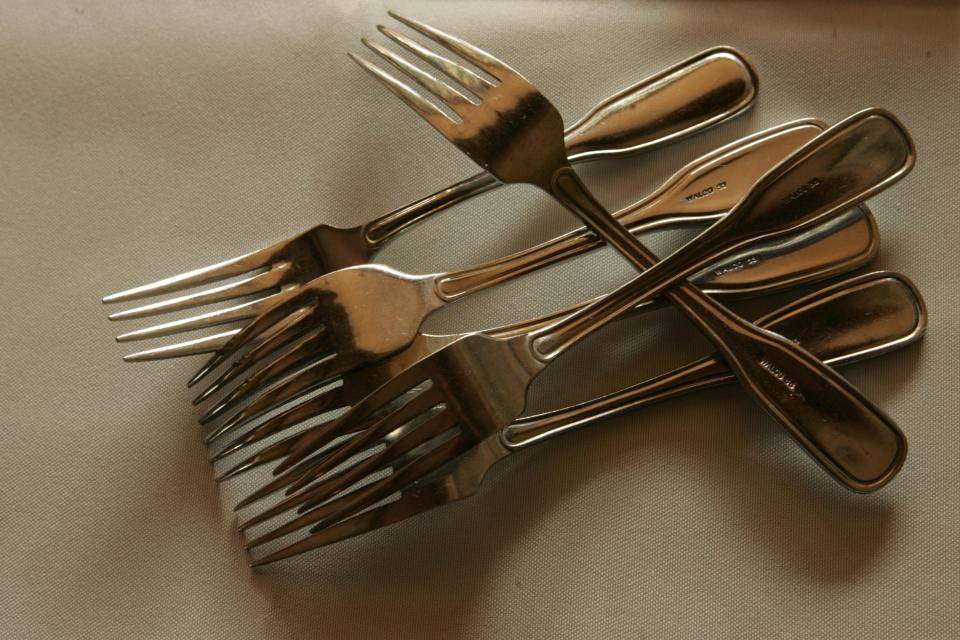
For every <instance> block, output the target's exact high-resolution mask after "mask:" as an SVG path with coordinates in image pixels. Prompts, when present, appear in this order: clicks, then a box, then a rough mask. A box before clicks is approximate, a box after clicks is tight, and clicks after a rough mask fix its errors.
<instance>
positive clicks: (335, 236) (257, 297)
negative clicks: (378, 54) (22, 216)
mask: <svg viewBox="0 0 960 640" xmlns="http://www.w3.org/2000/svg"><path fill="white" fill-rule="evenodd" d="M375 250H376V247H375V246H374V245H373V244H371V243H369V242H367V241H366V240H365V237H364V234H363V232H362V229H361V228H359V227H356V228H349V229H339V228H336V227H331V226H329V225H318V226H316V227H313V228H312V229H310V230H308V231H305V232H303V233H301V234H298V235H296V236H293V237H291V238H288V239H286V240H283V241H281V242H278V243H276V244H273V245H270V246H269V247H264V248H263V249H260V250H259V251H254V252H252V253H248V254H244V255H242V256H238V257H236V258H232V259H230V260H225V261H223V262H219V263H217V264H213V265H210V266H207V267H201V268H199V269H194V270H192V271H188V272H186V273H182V274H179V275H176V276H171V277H169V278H164V279H162V280H158V281H156V282H152V283H150V284H146V285H143V286H139V287H135V288H133V289H128V290H126V291H121V292H119V293H114V294H111V295H108V296H105V297H104V298H103V302H104V303H118V302H127V301H132V300H140V299H144V298H148V297H152V296H160V295H163V294H170V293H177V294H179V295H176V296H174V297H170V298H167V299H164V300H161V301H158V302H151V303H150V304H145V305H141V306H138V307H133V308H130V309H126V310H124V311H119V312H116V313H113V314H111V315H110V316H109V317H110V319H111V320H132V319H137V318H146V317H151V316H157V315H161V314H166V313H173V312H176V311H183V310H187V309H199V308H203V307H208V306H209V305H214V304H220V305H223V304H226V305H227V306H225V307H223V306H221V307H219V308H214V309H213V310H210V311H206V312H203V313H199V314H197V315H194V316H191V317H188V318H183V319H178V320H171V321H167V322H162V323H158V324H156V325H151V326H148V327H145V328H142V329H137V330H134V331H129V332H127V333H123V334H121V335H119V336H117V341H118V342H130V341H135V340H145V339H148V338H160V337H163V336H169V335H175V334H179V333H185V332H189V331H195V330H200V329H206V328H209V327H215V326H221V325H224V324H229V323H234V322H238V321H245V320H249V319H251V318H254V317H256V316H257V315H258V314H259V313H261V312H262V311H264V310H265V309H266V308H267V307H269V305H271V304H272V303H273V302H275V300H276V296H277V294H278V293H280V292H283V291H289V290H292V289H296V288H299V287H300V286H301V285H303V284H305V283H307V282H309V281H310V280H313V279H314V278H317V277H319V276H322V275H324V274H326V273H329V272H332V271H336V270H338V269H344V268H347V267H352V266H356V265H359V264H364V263H366V262H368V261H369V259H370V258H371V257H372V256H373V254H374V252H375ZM205 285H212V286H205ZM197 287H204V288H201V289H199V290H196V291H190V290H192V289H196V288H197ZM188 291H190V292H189V293H185V292H188ZM207 342H209V341H203V340H202V339H201V340H198V341H197V344H194V345H191V348H189V349H180V350H179V351H178V355H188V354H194V353H199V352H201V351H202V350H208V349H209V346H210V345H209V344H207ZM138 356H139V357H134V358H131V359H135V360H136V359H150V358H151V357H154V356H155V357H169V356H170V354H168V353H165V352H162V351H160V350H157V353H154V354H149V353H148V354H144V355H140V354H138Z"/></svg>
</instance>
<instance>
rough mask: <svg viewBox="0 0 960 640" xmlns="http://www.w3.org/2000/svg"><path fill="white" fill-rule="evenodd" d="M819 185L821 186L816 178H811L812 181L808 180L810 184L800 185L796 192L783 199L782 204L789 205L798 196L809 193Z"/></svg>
mask: <svg viewBox="0 0 960 640" xmlns="http://www.w3.org/2000/svg"><path fill="white" fill-rule="evenodd" d="M820 185H821V182H820V180H819V179H818V178H813V179H812V180H810V182H807V183H806V184H803V185H800V187H799V188H798V189H797V190H796V191H794V192H793V193H791V194H790V195H788V196H787V197H786V198H784V199H783V204H790V203H791V202H793V201H794V200H796V199H797V198H799V197H800V196H803V195H806V194H808V193H810V192H811V191H813V190H814V189H816V188H817V187H819V186H820Z"/></svg>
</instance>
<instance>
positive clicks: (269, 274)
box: [108, 263, 290, 320]
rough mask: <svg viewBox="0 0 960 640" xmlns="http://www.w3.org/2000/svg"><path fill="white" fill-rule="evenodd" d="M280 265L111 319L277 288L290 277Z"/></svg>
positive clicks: (145, 314)
mask: <svg viewBox="0 0 960 640" xmlns="http://www.w3.org/2000/svg"><path fill="white" fill-rule="evenodd" d="M281 264H283V265H285V266H282V267H274V268H272V269H270V270H269V271H265V272H263V273H258V274H257V275H255V276H250V277H249V278H244V279H243V280H240V281H238V282H231V283H229V284H225V285H221V286H219V287H213V288H210V289H204V290H203V291H197V292H196V293H188V294H186V295H182V296H178V297H176V298H171V299H169V300H161V301H160V302H154V303H151V304H146V305H143V306H141V307H134V308H133V309H126V310H124V311H117V312H116V313H111V314H110V315H109V316H108V318H109V319H110V320H133V319H136V318H146V317H149V316H156V315H160V314H162V313H168V312H171V311H180V310H181V309H191V308H193V307H200V306H203V305H206V304H213V303H215V302H223V301H224V300H231V299H233V298H239V297H242V296H250V295H254V294H257V293H261V292H263V291H268V290H270V289H276V288H278V287H280V286H281V285H282V284H284V283H285V282H286V281H287V278H289V276H290V268H289V266H290V265H289V263H281Z"/></svg>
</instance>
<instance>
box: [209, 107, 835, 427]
mask: <svg viewBox="0 0 960 640" xmlns="http://www.w3.org/2000/svg"><path fill="white" fill-rule="evenodd" d="M825 126H826V125H824V124H823V123H820V122H817V121H813V120H797V121H793V122H788V123H785V124H783V125H780V126H777V127H773V128H771V129H768V130H766V131H762V132H760V133H756V134H753V135H751V136H747V137H746V138H743V139H741V140H739V141H736V142H733V143H731V144H728V145H725V146H724V147H721V148H720V149H718V150H716V151H714V152H712V153H708V154H706V155H705V156H703V157H701V158H698V159H697V160H694V161H693V162H691V163H689V164H688V165H687V166H686V167H684V168H683V169H681V170H680V171H679V172H677V173H676V174H674V175H673V176H672V177H671V178H670V179H669V180H667V181H666V183H664V185H663V186H661V187H660V188H659V189H657V190H656V191H655V192H654V193H653V194H651V195H650V196H649V197H647V198H645V199H643V200H641V201H640V202H638V203H636V204H634V205H632V206H631V207H628V208H626V209H624V210H622V211H620V212H618V213H617V214H616V217H617V218H618V219H619V220H620V221H621V222H622V223H623V224H625V225H627V226H628V227H629V228H630V230H631V232H633V233H639V232H641V231H644V230H648V229H654V228H660V227H665V226H670V225H682V224H691V223H698V222H699V223H703V222H707V221H713V220H716V219H718V218H719V217H721V216H723V215H724V214H725V213H726V212H727V211H728V210H729V209H730V207H732V206H733V205H734V204H735V203H736V202H737V201H738V200H739V199H740V198H742V197H743V195H744V194H745V193H746V192H747V190H748V189H749V187H750V185H752V184H753V183H754V182H756V180H757V179H759V178H760V176H762V175H763V174H764V173H765V172H766V171H767V170H769V168H770V167H772V166H774V165H775V164H776V163H777V162H779V161H781V160H783V158H785V157H786V156H787V155H789V154H790V153H791V152H793V151H795V150H796V149H797V148H798V147H799V146H800V145H802V144H803V143H805V142H808V141H809V140H811V139H812V138H813V137H814V136H815V135H817V134H818V133H819V132H820V131H822V129H823V128H824V127H825ZM599 244H600V240H599V239H597V238H596V236H595V235H593V234H590V233H589V232H588V231H587V230H585V229H582V230H579V231H573V232H570V233H568V234H565V235H563V236H560V237H558V238H555V239H553V240H550V241H548V242H545V243H543V244H540V245H538V246H535V247H532V248H530V249H527V250H524V251H521V252H519V253H516V254H513V255H510V256H506V257H504V258H501V259H499V260H494V261H491V262H487V263H485V264H481V265H478V266H475V267H468V268H466V269H463V270H460V271H457V272H452V273H440V274H431V275H425V276H412V275H407V274H401V273H399V272H397V271H394V270H389V269H386V268H384V267H381V266H377V265H362V266H358V267H354V268H352V269H345V270H341V271H338V272H335V273H332V274H329V275H327V276H324V277H322V278H317V279H315V280H313V281H311V282H310V283H307V284H306V285H303V286H301V287H300V288H298V289H296V290H294V291H290V292H288V293H285V294H281V295H279V296H277V297H276V300H275V304H274V306H273V307H270V308H268V309H267V310H266V311H264V312H263V314H261V316H259V317H258V318H257V319H255V320H254V321H253V322H251V323H250V324H249V325H248V326H247V327H246V328H244V330H243V331H241V332H240V333H238V334H237V335H236V336H234V337H233V338H232V339H231V340H230V341H229V342H228V343H227V344H226V345H225V346H224V347H223V348H221V349H220V350H219V351H218V353H216V354H215V355H214V357H213V358H212V359H211V360H210V361H208V362H207V364H205V365H204V367H202V368H201V370H200V371H199V372H198V373H197V375H195V376H194V378H193V379H192V380H191V384H196V382H198V381H199V380H201V379H203V378H204V377H205V376H206V375H207V374H208V373H210V372H212V371H213V370H215V369H216V368H217V367H218V366H219V365H220V364H221V363H222V362H225V361H226V360H227V359H228V358H231V357H232V356H233V355H234V354H235V353H238V352H239V351H240V350H242V349H245V348H246V347H247V346H248V345H254V344H256V343H257V341H259V344H256V346H254V347H253V348H252V349H250V350H249V351H248V352H247V353H246V354H245V355H244V357H243V358H240V359H238V360H236V361H235V362H234V363H233V364H232V366H230V367H229V368H228V369H226V370H225V371H224V372H223V373H222V374H221V375H220V376H219V377H218V378H216V379H215V380H214V381H213V382H212V383H210V384H209V385H208V386H207V388H206V389H205V390H204V391H203V392H202V393H201V394H200V395H199V396H198V397H197V398H196V400H195V403H199V402H201V401H203V400H205V399H206V398H208V397H210V396H211V395H212V394H214V393H215V392H217V391H218V390H220V389H221V388H223V387H224V386H225V385H226V384H227V383H229V382H230V381H232V380H234V379H236V378H238V377H239V376H240V375H241V374H242V373H244V372H245V371H247V370H249V369H250V368H251V367H252V366H253V365H254V364H255V363H257V362H260V361H265V363H266V364H265V365H264V366H263V368H261V369H260V371H259V372H257V373H256V374H254V375H253V376H251V377H250V378H248V380H247V381H245V382H244V383H243V384H242V385H241V386H239V387H237V388H236V389H235V390H234V391H233V392H232V393H231V394H230V395H229V396H228V400H230V401H234V400H237V399H238V398H242V397H243V396H244V395H245V394H247V392H248V390H249V389H250V388H251V387H252V386H255V385H256V384H260V383H261V382H262V381H263V380H264V378H265V376H267V375H268V374H269V375H272V376H278V375H282V374H284V373H289V371H290V370H292V369H293V368H295V367H297V366H302V365H304V364H305V363H306V362H307V361H309V360H316V359H319V358H326V359H325V360H324V363H323V365H322V368H323V369H324V370H326V371H328V372H329V374H330V375H335V374H338V373H341V372H342V371H344V370H345V369H349V368H355V367H357V366H359V365H361V364H368V363H370V362H372V361H375V360H376V359H379V358H382V357H385V356H388V355H389V354H390V353H393V352H395V351H396V350H398V349H401V348H403V347H404V346H406V345H407V344H409V343H410V341H411V340H413V339H414V338H415V336H416V334H417V332H418V331H419V328H420V326H421V325H422V324H423V322H424V321H425V320H426V318H427V317H428V316H429V315H430V314H431V313H432V312H434V311H436V310H437V309H439V308H440V307H442V306H444V305H446V304H449V303H450V302H453V301H456V300H458V299H460V298H462V297H464V296H466V295H468V294H470V293H474V292H476V291H480V290H482V289H485V288H487V287H490V286H493V285H495V284H499V283H502V282H505V281H507V280H509V279H511V278H516V277H519V276H521V275H524V274H526V273H529V272H531V271H533V270H535V269H539V268H542V267H545V266H548V265H550V264H553V263H554V262H557V261H559V260H562V259H565V258H569V257H572V256H575V255H578V254H580V253H583V252H584V251H587V250H589V249H592V248H594V247H597V246H599ZM288 314H291V315H288ZM281 319H285V322H284V325H283V326H282V327H278V326H277V324H276V323H277V322H279V321H280V320H281ZM265 333H266V335H265ZM371 337H372V338H373V339H374V340H375V342H373V341H372V340H371V339H370V338H371ZM283 345H290V346H288V348H287V349H286V350H281V351H280V353H279V354H277V348H278V347H280V346H283ZM291 353H295V354H296V356H295V357H292V356H291V355H290V354H291ZM270 354H274V355H273V356H271V357H268V356H269V355H270ZM327 356H330V357H327ZM281 364H282V365H283V366H282V367H281V366H280V365H281ZM221 404H222V403H221ZM222 408H223V407H222V406H219V405H218V407H215V408H214V411H212V412H208V413H207V414H206V415H205V416H204V418H203V419H202V420H201V423H205V422H206V421H208V420H209V419H210V418H211V417H213V416H215V415H216V413H217V410H218V409H222Z"/></svg>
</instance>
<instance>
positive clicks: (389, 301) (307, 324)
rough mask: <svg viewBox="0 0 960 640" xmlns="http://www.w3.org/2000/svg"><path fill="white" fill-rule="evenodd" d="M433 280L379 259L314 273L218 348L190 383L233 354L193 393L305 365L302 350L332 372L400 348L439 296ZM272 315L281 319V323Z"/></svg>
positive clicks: (262, 378) (265, 379) (261, 381)
mask: <svg viewBox="0 0 960 640" xmlns="http://www.w3.org/2000/svg"><path fill="white" fill-rule="evenodd" d="M432 282H433V281H432V279H431V278H430V277H421V278H418V277H415V276H408V275H405V274H402V273H399V272H397V271H394V270H392V269H389V268H387V267H382V266H377V265H361V266H358V267H351V268H349V269H341V270H339V271H336V272H334V273H331V274H328V275H326V276H322V277H320V278H317V279H315V280H312V281H311V282H309V283H308V284H306V285H303V286H301V287H300V288H299V289H297V290H296V291H293V292H288V293H285V294H281V295H280V296H279V297H278V299H277V300H276V301H275V302H274V304H273V305H272V306H270V307H269V308H268V309H267V310H266V311H265V312H264V313H262V314H260V315H259V316H257V318H256V319H254V320H253V321H252V322H251V323H250V324H248V325H247V326H246V327H244V328H243V329H242V330H240V331H239V332H238V333H237V334H236V335H234V336H233V337H232V338H231V339H230V340H229V342H227V343H226V344H225V345H224V346H223V347H222V348H221V349H220V350H218V351H217V353H215V354H214V356H213V357H212V358H211V359H210V360H209V361H208V362H207V363H206V364H205V365H204V366H203V367H202V368H201V369H200V371H199V372H197V374H196V375H195V376H194V377H193V378H192V379H191V381H190V385H191V386H192V385H194V384H196V383H197V382H199V381H200V380H202V379H203V378H205V377H206V376H207V375H209V374H210V373H211V372H213V371H215V370H217V369H218V368H219V367H220V366H221V365H223V364H225V363H226V362H227V361H229V360H231V359H232V358H235V357H237V356H239V357H237V358H236V359H235V360H234V361H233V362H232V364H231V365H230V366H229V367H228V368H226V369H225V370H224V371H223V372H222V373H221V375H220V377H219V378H218V379H217V380H215V381H214V383H213V385H211V386H212V387H215V388H214V389H208V391H205V392H204V393H202V394H201V396H200V398H199V399H198V400H202V399H205V398H207V397H209V396H210V395H212V393H213V391H216V390H217V389H219V388H221V387H223V386H224V385H225V383H226V382H228V381H230V380H233V379H235V378H237V377H239V376H240V374H241V373H245V372H249V371H253V372H254V375H253V377H254V380H255V382H256V384H258V385H260V384H266V383H269V382H270V381H273V380H275V379H276V377H277V376H280V375H283V374H284V373H289V372H290V370H291V369H290V367H293V368H296V367H299V366H303V365H306V364H307V361H306V360H305V359H304V358H305V357H306V356H307V355H309V357H310V358H311V359H312V360H313V361H314V362H316V361H321V362H322V363H323V367H324V368H325V369H326V370H327V371H328V372H329V375H330V376H335V375H337V374H338V373H340V372H343V371H345V370H347V369H350V368H354V367H358V366H360V365H362V364H364V363H366V362H370V361H372V360H375V359H377V358H380V357H383V356H385V355H387V354H390V353H392V352H394V351H397V350H398V349H402V348H403V347H404V346H406V345H407V344H409V343H410V341H411V340H412V339H413V338H414V336H415V335H416V332H417V330H418V329H419V327H420V324H421V323H422V321H423V318H424V317H425V316H426V315H427V314H428V313H429V312H430V311H431V310H433V309H435V308H437V307H439V306H440V305H442V304H443V301H442V300H441V299H440V298H439V297H438V296H437V295H436V293H435V292H434V290H433V287H432ZM371 301H374V302H375V304H372V303H371ZM277 322H282V323H283V325H282V326H281V327H280V328H278V327H277V326H276V323H277ZM264 332H270V333H271V335H270V338H269V339H267V340H264V341H262V342H260V343H259V344H256V346H253V347H252V348H251V345H252V344H254V343H255V342H256V341H257V339H258V338H260V337H261V336H262V334H264ZM307 346H308V347H309V348H304V347H307ZM261 371H265V372H266V373H260V372H261ZM258 373H259V375H258Z"/></svg>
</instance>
